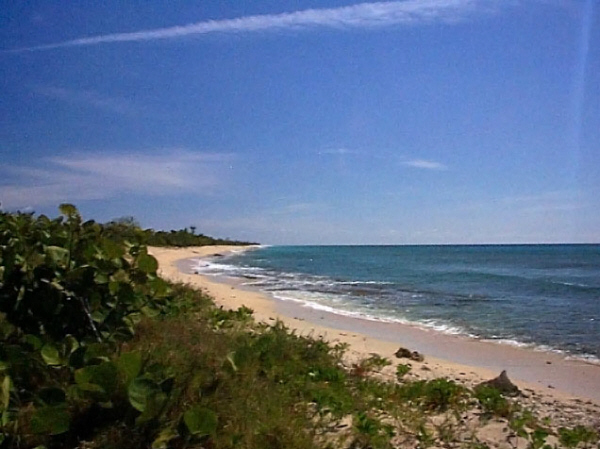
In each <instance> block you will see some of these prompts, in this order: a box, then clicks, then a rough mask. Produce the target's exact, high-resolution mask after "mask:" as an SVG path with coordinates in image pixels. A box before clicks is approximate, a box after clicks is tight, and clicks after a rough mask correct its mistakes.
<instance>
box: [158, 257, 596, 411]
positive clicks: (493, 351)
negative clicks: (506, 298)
mask: <svg viewBox="0 0 600 449" xmlns="http://www.w3.org/2000/svg"><path fill="white" fill-rule="evenodd" d="M251 248H255V247H243V248H240V247H227V246H214V247H197V248H185V249H169V248H151V253H152V254H153V255H154V256H155V257H156V258H157V259H158V261H159V265H160V268H159V270H160V273H161V275H163V276H164V277H165V278H167V279H169V280H172V281H176V282H183V283H186V284H190V285H192V286H194V287H196V288H199V289H201V290H203V291H205V292H206V293H208V294H209V295H210V296H212V297H213V298H214V299H215V302H216V303H217V305H220V306H222V307H224V308H232V309H235V308H238V307H240V306H242V305H244V306H246V307H249V308H251V309H253V310H254V317H255V319H256V320H257V321H262V322H265V323H274V322H275V321H276V320H280V321H282V322H283V323H284V324H285V325H286V326H288V327H289V328H290V329H291V330H294V331H295V332H297V333H299V334H302V335H312V336H314V337H322V338H324V339H326V340H328V341H330V342H331V343H336V342H340V343H347V344H349V345H350V350H349V351H348V357H349V358H350V359H351V360H352V359H353V360H359V359H362V358H364V357H367V356H369V354H372V353H377V354H379V355H381V356H383V357H387V358H389V359H390V360H392V361H393V362H394V364H397V363H406V360H399V359H396V358H395V357H394V353H395V352H396V350H397V349H398V348H399V347H400V346H402V347H406V348H409V349H410V350H416V351H419V352H421V353H423V354H424V355H425V361H424V362H414V361H413V362H410V363H411V364H413V365H414V368H413V370H412V373H413V374H412V375H413V376H414V377H415V378H423V379H430V378H435V377H447V378H451V379H455V380H457V381H460V382H462V383H463V384H465V385H467V386H473V385H475V384H477V383H478V382H481V381H483V380H487V379H490V378H492V377H495V376H497V375H498V374H499V373H500V371H502V370H504V369H506V370H507V371H508V374H509V376H510V378H511V380H513V381H514V382H515V383H516V384H517V385H518V386H519V387H520V388H521V389H523V390H524V391H526V392H528V395H530V396H532V397H533V398H534V399H535V401H534V402H535V403H536V404H543V403H544V402H546V403H549V404H551V403H561V404H567V405H569V406H575V405H576V404H581V401H582V400H584V401H590V402H589V403H588V407H591V408H593V410H592V409H590V410H588V412H589V413H595V414H596V415H598V414H600V408H598V407H600V390H599V389H598V388H597V387H598V385H600V366H598V365H596V364H591V363H586V362H585V361H583V360H574V359H569V358H567V357H565V356H564V355H562V354H559V353H551V352H542V351H535V350H531V349H527V348H519V347H513V346H508V345H501V344H496V343H492V342H485V341H480V340H475V339H472V338H468V337H465V336H457V335H447V334H443V333H440V332H437V331H435V330H433V329H430V330H428V329H422V328H418V327H415V326H411V325H406V324H400V323H385V322H377V321H372V320H363V319H360V318H353V317H349V316H343V315H339V314H333V313H329V312H327V311H323V310H317V309H314V308H309V307H304V306H303V305H302V304H301V303H297V302H293V301H280V300H276V299H274V298H273V297H272V296H269V295H268V294H265V293H263V292H260V291H258V290H256V289H255V288H252V287H249V286H245V285H242V284H243V280H242V279H239V278H237V279H236V278H224V277H215V276H206V275H199V274H196V273H195V270H194V267H195V266H197V265H198V261H199V259H202V261H203V262H207V263H208V262H210V261H215V260H216V259H220V257H219V256H217V257H216V259H215V255H221V256H226V255H227V254H230V253H231V252H232V251H233V252H237V251H244V250H247V249H251ZM208 257H212V258H211V259H206V258H208Z"/></svg>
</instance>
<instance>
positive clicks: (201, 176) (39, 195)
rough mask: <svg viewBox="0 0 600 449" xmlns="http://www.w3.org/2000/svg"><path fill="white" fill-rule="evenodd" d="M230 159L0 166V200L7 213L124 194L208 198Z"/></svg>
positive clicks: (148, 157)
mask: <svg viewBox="0 0 600 449" xmlns="http://www.w3.org/2000/svg"><path fill="white" fill-rule="evenodd" d="M232 158H233V156H232V155H229V154H216V153H192V152H189V151H181V150H169V151H163V152H161V153H160V154H157V153H154V154H144V153H128V154H112V155H97V154H96V155H82V154H79V155H78V154H75V155H69V156H61V157H53V158H47V159H45V160H43V161H41V162H42V163H44V165H45V167H44V168H38V167H33V166H30V167H22V166H21V167H10V166H8V167H2V169H0V173H2V172H3V177H4V179H5V180H6V179H11V180H12V181H11V182H5V183H4V184H0V201H1V202H2V205H3V206H4V207H7V208H22V207H25V206H40V205H50V204H57V203H59V202H65V201H68V202H74V201H80V200H95V199H105V198H113V197H117V196H121V195H125V194H132V193H134V194H149V195H169V194H173V193H182V192H186V193H187V192H195V193H197V194H198V195H202V194H207V193H211V192H212V191H214V189H215V188H217V187H218V186H219V185H221V184H222V182H223V178H224V173H226V172H227V171H228V170H229V169H228V167H229V163H230V161H231V160H232Z"/></svg>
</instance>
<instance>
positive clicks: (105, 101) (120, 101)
mask: <svg viewBox="0 0 600 449" xmlns="http://www.w3.org/2000/svg"><path fill="white" fill-rule="evenodd" d="M33 91H34V92H36V93H38V94H40V95H43V96H45V97H48V98H55V99H58V100H62V101H66V102H69V103H75V104H83V105H86V106H91V107H93V108H96V109H102V110H105V111H109V112H116V113H118V114H122V115H137V114H138V112H139V110H138V108H136V107H135V106H134V105H132V104H131V102H129V101H127V100H125V99H124V98H116V97H108V96H106V95H102V94H100V93H98V92H95V91H92V90H79V89H65V88H63V87H49V86H37V87H34V88H33Z"/></svg>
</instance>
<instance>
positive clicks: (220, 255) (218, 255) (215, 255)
mask: <svg viewBox="0 0 600 449" xmlns="http://www.w3.org/2000/svg"><path fill="white" fill-rule="evenodd" d="M211 257H223V254H219V253H215V254H213V255H212V256H211Z"/></svg>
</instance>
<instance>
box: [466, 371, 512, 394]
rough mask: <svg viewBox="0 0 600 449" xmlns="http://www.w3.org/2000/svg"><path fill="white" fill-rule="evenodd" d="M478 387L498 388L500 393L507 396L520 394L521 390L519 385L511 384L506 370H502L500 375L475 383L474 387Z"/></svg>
mask: <svg viewBox="0 0 600 449" xmlns="http://www.w3.org/2000/svg"><path fill="white" fill-rule="evenodd" d="M479 387H492V388H495V389H496V390H498V391H499V392H500V393H502V394H505V395H507V396H520V395H522V393H521V390H519V387H517V386H516V385H515V384H513V383H512V382H511V381H510V379H509V378H508V375H507V374H506V370H504V371H502V372H501V373H500V375H499V376H498V377H495V378H494V379H491V380H486V381H485V382H481V383H480V384H479V385H477V387H476V388H479Z"/></svg>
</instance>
